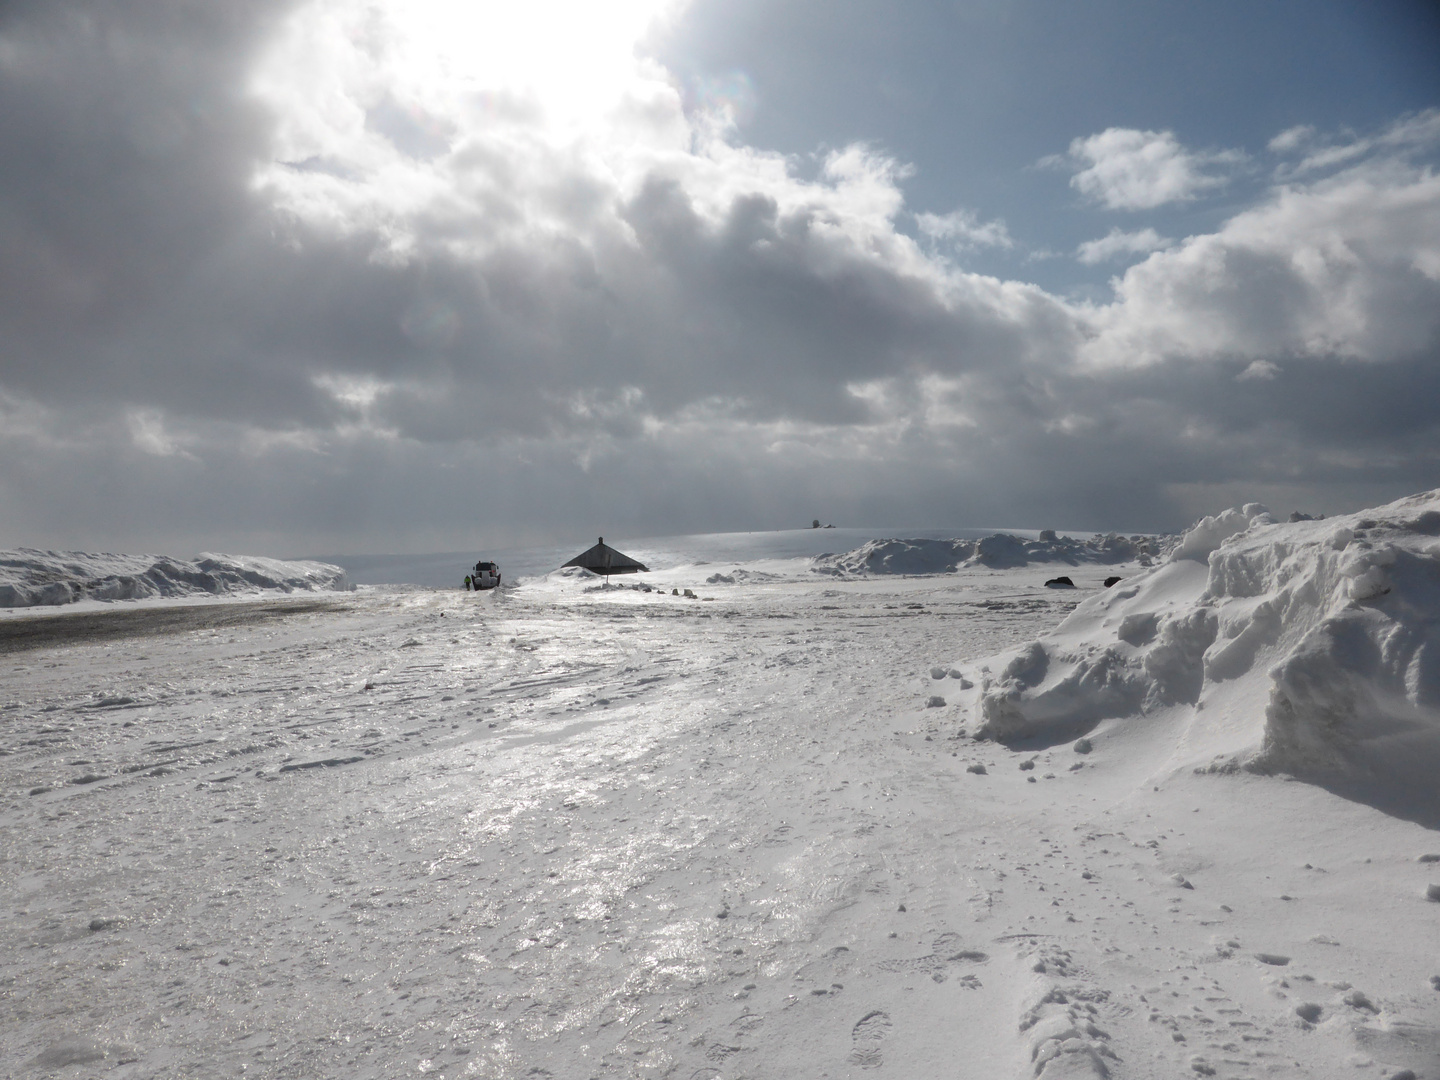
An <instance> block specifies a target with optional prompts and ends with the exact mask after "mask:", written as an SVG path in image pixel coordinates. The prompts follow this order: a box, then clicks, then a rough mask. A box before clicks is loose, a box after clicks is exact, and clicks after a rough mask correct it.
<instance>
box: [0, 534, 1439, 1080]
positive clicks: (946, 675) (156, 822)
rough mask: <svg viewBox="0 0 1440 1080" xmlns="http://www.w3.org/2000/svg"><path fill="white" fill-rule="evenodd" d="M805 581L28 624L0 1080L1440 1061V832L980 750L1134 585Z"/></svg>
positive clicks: (180, 610) (1297, 1066)
mask: <svg viewBox="0 0 1440 1080" xmlns="http://www.w3.org/2000/svg"><path fill="white" fill-rule="evenodd" d="M807 566H808V564H806V563H803V562H800V561H783V560H774V561H768V562H767V561H764V560H755V561H752V562H748V563H746V564H745V565H744V566H741V567H739V568H740V569H744V570H746V571H748V576H747V575H740V576H738V577H737V575H736V574H735V573H734V571H735V569H736V567H735V566H733V565H731V564H728V563H727V564H723V565H722V564H714V565H709V566H703V567H694V566H692V567H689V568H686V567H679V568H676V569H672V570H668V571H664V572H661V573H657V574H650V575H643V576H642V577H641V578H640V579H638V580H643V581H645V582H647V583H649V584H650V585H652V586H663V591H654V592H643V591H638V590H636V589H633V588H628V587H627V588H611V589H599V588H597V587H595V584H594V582H593V579H592V580H590V581H587V580H585V579H583V578H578V577H567V576H562V575H552V576H551V577H549V578H546V579H536V580H532V581H527V582H525V583H524V584H522V585H521V586H520V587H518V588H507V589H502V590H498V591H496V592H493V593H487V594H466V593H463V592H461V591H459V590H452V591H448V592H434V591H428V590H367V589H363V588H362V589H361V590H360V591H358V592H355V593H347V594H341V595H334V596H323V595H314V596H305V597H304V598H297V599H272V600H265V601H256V602H250V603H241V604H237V603H231V604H225V605H207V606H185V607H171V608H168V609H163V610H165V611H167V612H169V614H167V615H165V616H164V617H163V618H162V617H161V616H159V615H156V614H154V612H155V611H156V610H158V609H155V608H154V607H153V606H151V607H147V606H146V605H144V604H136V605H130V606H128V607H126V608H124V609H121V610H115V611H111V612H104V613H100V614H95V613H88V612H87V613H81V614H79V615H73V614H65V615H51V616H49V617H48V618H45V619H35V618H34V617H32V616H29V615H24V614H22V615H9V616H6V617H5V618H4V619H3V620H0V635H3V636H0V735H3V744H0V754H3V756H0V779H3V783H0V902H3V907H0V910H3V913H4V923H3V925H4V933H3V934H0V1001H3V1008H4V1025H3V1030H4V1033H5V1037H4V1039H3V1040H0V1075H5V1076H16V1077H32V1076H36V1077H38V1076H51V1075H53V1076H64V1077H87V1076H104V1077H162V1076H163V1077H196V1076H206V1077H240V1076H245V1077H307V1078H309V1077H347V1078H349V1077H358V1078H369V1077H375V1078H381V1077H385V1078H389V1077H397V1076H403V1075H424V1076H430V1077H439V1076H444V1077H452V1078H458V1077H467V1076H468V1077H527V1076H534V1077H546V1076H548V1077H555V1078H584V1077H612V1076H614V1077H631V1076H634V1077H652V1076H653V1077H677V1078H682V1080H710V1078H725V1080H732V1078H739V1077H756V1078H771V1077H775V1078H784V1077H817V1078H818V1077H828V1078H840V1077H851V1076H853V1077H860V1076H864V1077H876V1078H883V1077H905V1078H921V1077H958V1078H967V1080H968V1078H976V1080H980V1078H987V1080H988V1078H996V1077H999V1078H1011V1077H1015V1078H1018V1077H1026V1076H1034V1075H1036V1073H1037V1072H1039V1071H1042V1070H1044V1071H1045V1075H1046V1076H1047V1077H1055V1076H1091V1075H1104V1074H1105V1073H1106V1072H1107V1071H1108V1073H1109V1075H1112V1076H1114V1077H1119V1078H1151V1077H1154V1078H1162V1077H1163V1078H1175V1077H1185V1076H1192V1077H1193V1076H1197V1075H1203V1076H1220V1077H1297V1078H1298V1077H1306V1078H1327V1077H1352V1076H1358V1077H1390V1076H1393V1075H1395V1074H1396V1073H1397V1072H1399V1071H1400V1070H1402V1069H1405V1068H1409V1069H1411V1070H1414V1072H1415V1073H1416V1075H1418V1076H1420V1077H1431V1078H1434V1077H1440V1019H1437V1018H1440V990H1437V988H1436V987H1435V986H1432V981H1434V982H1437V983H1440V978H1437V977H1440V903H1433V902H1429V901H1427V899H1426V888H1427V885H1429V884H1431V883H1440V863H1437V862H1424V861H1419V860H1420V857H1421V856H1429V855H1431V854H1440V836H1437V835H1436V833H1435V832H1434V831H1432V830H1429V829H1426V828H1424V827H1422V826H1421V825H1418V824H1415V823H1412V822H1410V821H1406V820H1402V819H1400V818H1398V817H1392V816H1387V815H1385V814H1383V813H1381V812H1380V811H1378V810H1375V809H1372V808H1371V807H1369V806H1367V805H1364V804H1362V803H1358V802H1350V801H1346V800H1344V799H1341V798H1339V797H1338V796H1336V795H1334V794H1331V793H1329V792H1327V791H1326V790H1323V789H1322V788H1320V787H1316V786H1312V785H1309V784H1305V783H1299V782H1287V781H1286V780H1285V779H1284V778H1282V777H1277V776H1261V775H1254V774H1251V773H1247V772H1243V771H1242V772H1234V773H1219V774H1204V775H1197V774H1196V773H1195V772H1194V771H1193V770H1192V769H1190V768H1183V769H1176V768H1175V767H1174V765H1173V761H1172V759H1173V754H1174V744H1173V739H1172V738H1171V733H1170V732H1169V731H1168V729H1165V728H1164V727H1163V726H1159V725H1148V726H1147V725H1135V724H1132V725H1130V726H1128V727H1125V728H1123V729H1117V730H1116V731H1115V733H1114V735H1113V737H1107V738H1103V739H1097V740H1096V742H1095V748H1094V749H1093V751H1092V752H1090V753H1088V754H1079V753H1076V752H1075V751H1074V750H1073V749H1072V748H1071V744H1070V742H1068V741H1067V742H1065V743H1063V744H1060V745H1056V746H1052V747H1050V748H1049V749H1030V750H1013V751H1012V750H1008V749H1006V748H1005V747H1004V746H1002V745H1000V744H998V743H995V742H988V741H987V742H977V741H975V740H973V739H972V738H970V737H968V735H967V736H964V737H962V736H960V734H959V733H960V732H961V731H962V730H963V731H966V732H973V731H974V730H975V729H976V728H977V727H979V724H980V720H981V717H979V716H978V715H976V711H977V709H978V705H977V704H975V703H974V694H975V692H976V691H977V690H978V689H979V684H980V678H979V675H980V673H979V672H978V671H977V670H976V666H975V662H976V660H977V659H978V658H981V657H988V656H991V655H993V654H996V653H999V652H1001V651H1003V650H1006V649H1011V648H1013V647H1015V646H1018V645H1020V644H1022V643H1024V642H1027V641H1030V640H1031V639H1033V638H1035V637H1036V636H1037V635H1040V634H1042V633H1043V632H1045V631H1047V630H1049V629H1050V628H1052V627H1053V626H1054V625H1055V624H1056V623H1057V622H1059V620H1060V619H1061V618H1062V617H1063V616H1064V615H1065V614H1066V613H1067V612H1069V610H1070V609H1071V608H1072V607H1073V606H1074V605H1075V603H1076V602H1077V601H1078V600H1079V599H1081V598H1083V597H1084V596H1087V595H1092V594H1094V593H1096V592H1097V591H1098V590H1099V588H1100V581H1101V579H1102V578H1103V577H1105V576H1106V575H1109V574H1111V573H1115V574H1119V575H1122V576H1127V577H1128V576H1129V575H1133V574H1135V573H1137V568H1135V567H1133V566H1120V567H1112V566H1103V567H1100V566H1097V567H1081V568H1079V569H1071V568H1068V567H1064V568H1060V569H1059V570H1057V568H1056V567H1054V566H1041V567H1029V568H1025V569H1017V570H1005V571H991V570H986V569H980V568H972V569H965V570H962V571H960V572H959V573H956V574H949V575H943V576H931V577H916V578H894V577H890V578H875V577H871V578H857V579H844V580H837V579H833V578H826V577H821V576H818V575H815V574H813V573H811V572H810V571H809V570H808V568H807ZM720 572H724V573H725V574H726V575H727V576H730V577H732V578H736V580H737V583H736V584H733V585H732V584H726V583H725V582H723V581H719V582H716V583H713V584H707V583H706V578H707V577H708V576H710V575H712V574H716V573H720ZM1058 572H1065V573H1068V574H1069V575H1070V576H1071V577H1073V578H1074V579H1075V581H1076V583H1077V585H1079V586H1080V588H1079V589H1078V590H1076V591H1075V592H1068V591H1057V590H1049V589H1045V588H1043V587H1042V584H1041V583H1042V582H1043V581H1044V580H1045V579H1046V578H1048V577H1051V576H1053V575H1054V574H1056V573H1058ZM767 575H768V576H767ZM636 580H637V579H629V580H627V581H625V582H624V584H625V585H627V586H628V585H632V584H634V583H635V581H636ZM686 587H689V588H691V589H693V590H694V591H695V592H696V593H697V594H698V596H699V597H701V598H703V599H693V600H692V599H687V598H685V597H683V596H674V595H671V593H670V589H671V588H676V589H682V590H683V589H684V588H686ZM221 612H223V614H220V613H221ZM82 617H83V618H86V619H90V620H91V623H90V624H89V625H90V629H89V630H88V631H87V633H86V634H85V635H83V636H80V637H78V638H75V639H67V640H64V641H62V640H58V639H57V638H56V637H55V634H54V632H53V631H52V630H45V631H43V632H41V631H37V630H35V627H37V626H38V625H40V624H41V623H43V624H44V625H45V626H46V627H53V626H54V625H56V624H57V620H65V619H74V618H82ZM952 670H953V671H954V672H956V673H957V674H955V675H952V674H951V672H952ZM937 674H938V675H939V677H938V678H937V677H935V676H936V675H937ZM966 682H974V683H976V684H977V685H976V688H974V689H972V690H970V691H966V690H964V689H962V688H963V687H964V684H965V683H966ZM936 698H943V699H945V704H943V705H939V704H937V705H934V706H931V705H930V702H931V700H932V699H936ZM961 702H966V704H961ZM1030 762H1033V768H1027V764H1028V763H1030ZM979 766H984V771H983V772H980V771H978V767H979ZM1063 1047H1068V1052H1065V1053H1061V1052H1059V1051H1060V1049H1061V1048H1063ZM1047 1055H1051V1056H1050V1057H1048V1058H1047Z"/></svg>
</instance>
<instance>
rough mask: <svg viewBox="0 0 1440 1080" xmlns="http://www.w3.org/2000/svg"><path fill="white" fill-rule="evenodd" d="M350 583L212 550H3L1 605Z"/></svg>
mask: <svg viewBox="0 0 1440 1080" xmlns="http://www.w3.org/2000/svg"><path fill="white" fill-rule="evenodd" d="M345 588H348V582H347V581H346V577H345V571H344V570H342V569H341V568H340V567H338V566H331V565H329V564H327V563H319V562H285V561H282V560H280V559H265V558H260V557H257V556H252V555H217V554H213V553H211V552H202V553H201V554H199V555H197V556H195V558H194V559H193V560H191V561H186V560H183V559H174V558H171V557H170V556H168V555H113V554H94V553H91V552H84V551H37V550H35V549H33V548H18V549H16V550H14V551H0V607H10V608H14V607H33V606H36V605H46V604H49V605H53V604H70V603H74V602H75V601H77V600H142V599H147V598H150V597H176V596H199V595H207V594H208V595H212V596H223V595H231V594H243V593H257V592H286V593H288V592H295V591H297V590H303V591H317V590H327V591H328V590H336V589H345Z"/></svg>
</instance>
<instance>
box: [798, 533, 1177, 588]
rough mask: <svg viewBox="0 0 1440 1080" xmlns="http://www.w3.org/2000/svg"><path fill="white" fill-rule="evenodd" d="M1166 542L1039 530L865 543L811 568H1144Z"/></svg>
mask: <svg viewBox="0 0 1440 1080" xmlns="http://www.w3.org/2000/svg"><path fill="white" fill-rule="evenodd" d="M1173 542H1174V540H1173V538H1172V537H1156V536H1129V537H1126V536H1119V535H1117V534H1115V533H1110V534H1108V535H1098V534H1097V535H1096V536H1093V537H1091V538H1089V539H1088V540H1077V539H1075V538H1074V537H1070V536H1057V535H1056V534H1055V533H1054V532H1051V531H1048V530H1047V531H1045V532H1042V533H1041V534H1040V537H1039V539H1036V540H1026V539H1024V538H1023V537H1019V536H1014V535H1011V534H1010V533H995V534H994V535H993V536H986V537H982V538H981V539H979V540H871V541H870V542H869V543H866V544H862V545H861V546H860V547H858V548H856V549H855V550H854V551H847V552H845V553H844V554H841V555H820V556H817V557H816V559H815V566H814V567H813V569H814V570H815V572H816V573H820V574H834V575H835V576H837V577H839V576H842V575H846V574H950V573H954V572H955V571H956V570H958V569H960V568H961V567H964V566H987V567H990V568H991V569H992V570H1001V569H1010V568H1012V567H1017V566H1027V565H1029V564H1030V563H1035V562H1039V563H1051V562H1060V563H1066V564H1068V565H1070V566H1078V565H1079V564H1080V563H1102V564H1113V563H1126V562H1138V563H1140V565H1142V566H1149V565H1150V564H1151V562H1152V561H1153V560H1154V559H1155V558H1157V557H1160V556H1161V555H1163V554H1164V552H1165V551H1167V550H1168V548H1169V545H1170V544H1173Z"/></svg>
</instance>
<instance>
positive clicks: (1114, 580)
mask: <svg viewBox="0 0 1440 1080" xmlns="http://www.w3.org/2000/svg"><path fill="white" fill-rule="evenodd" d="M1124 580H1125V579H1124V578H1122V577H1117V576H1115V575H1114V574H1111V575H1110V576H1109V577H1107V578H1106V579H1105V588H1107V589H1108V588H1110V586H1112V585H1119V584H1120V582H1122V581H1124Z"/></svg>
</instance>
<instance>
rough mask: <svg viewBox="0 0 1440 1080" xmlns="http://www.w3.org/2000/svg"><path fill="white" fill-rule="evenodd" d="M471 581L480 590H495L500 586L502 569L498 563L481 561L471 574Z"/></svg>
mask: <svg viewBox="0 0 1440 1080" xmlns="http://www.w3.org/2000/svg"><path fill="white" fill-rule="evenodd" d="M470 581H471V583H472V584H473V585H474V586H475V588H476V589H477V590H478V589H493V588H495V586H497V585H499V584H500V567H499V565H497V564H496V563H493V562H486V561H485V560H483V559H482V560H480V561H479V562H477V563H476V564H475V569H474V570H473V571H472V572H471V574H470Z"/></svg>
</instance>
